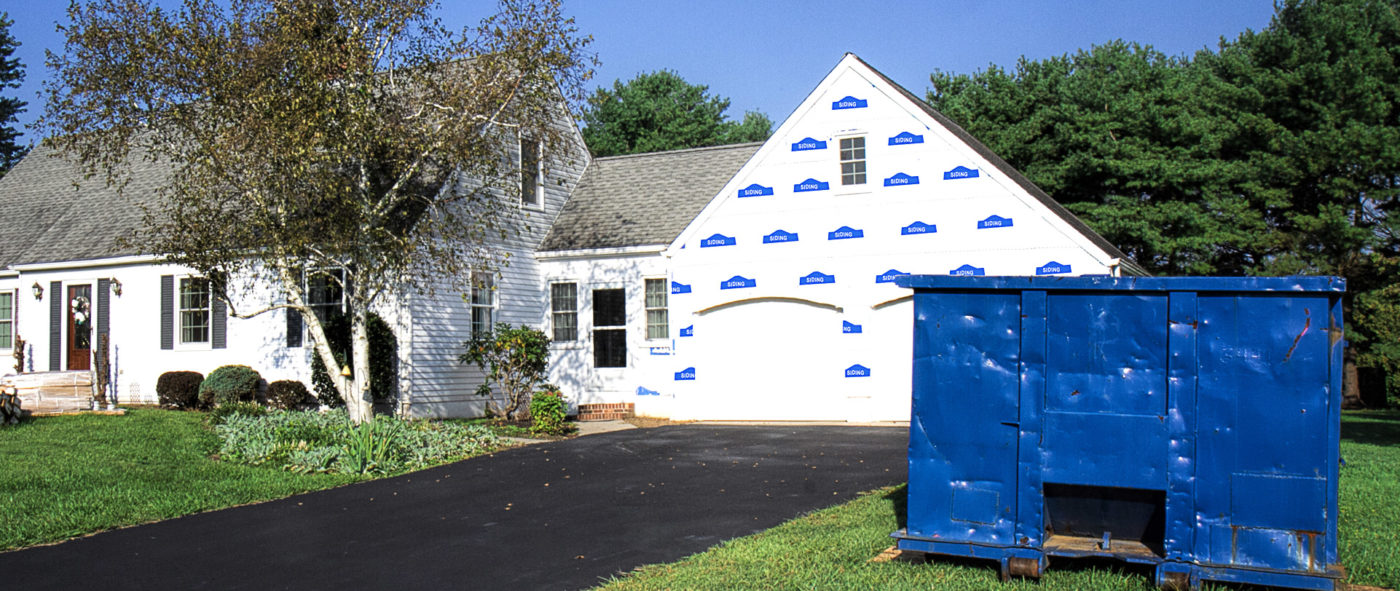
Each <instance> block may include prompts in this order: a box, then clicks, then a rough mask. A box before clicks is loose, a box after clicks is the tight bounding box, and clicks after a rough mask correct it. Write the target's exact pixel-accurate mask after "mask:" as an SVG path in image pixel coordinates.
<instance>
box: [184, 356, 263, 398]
mask: <svg viewBox="0 0 1400 591" xmlns="http://www.w3.org/2000/svg"><path fill="white" fill-rule="evenodd" d="M260 380H262V376H260V375H258V372H257V371H254V370H253V368H251V367H248V366H246V365H225V366H223V367H220V368H219V369H216V370H214V371H211V372H209V377H207V378H204V382H202V383H200V384H199V403H200V404H201V405H203V406H204V407H205V408H212V407H216V406H223V405H225V404H232V403H234V402H252V401H253V400H254V399H256V398H257V395H258V381H260Z"/></svg>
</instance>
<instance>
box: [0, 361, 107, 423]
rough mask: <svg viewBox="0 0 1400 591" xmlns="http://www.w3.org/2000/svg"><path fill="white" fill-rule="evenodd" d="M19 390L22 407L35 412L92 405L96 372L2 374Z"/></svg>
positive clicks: (4, 381)
mask: <svg viewBox="0 0 1400 591" xmlns="http://www.w3.org/2000/svg"><path fill="white" fill-rule="evenodd" d="M0 385H4V386H9V387H11V388H13V389H14V391H15V392H16V393H17V394H19V399H20V407H21V408H23V409H24V410H25V411H27V412H29V413H32V414H35V415H43V414H59V413H65V412H77V411H80V410H87V409H90V408H92V372H90V371H86V370H83V371H45V372H37V373H26V374H19V375H12V376H5V377H4V378H0Z"/></svg>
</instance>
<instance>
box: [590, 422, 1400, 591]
mask: <svg viewBox="0 0 1400 591" xmlns="http://www.w3.org/2000/svg"><path fill="white" fill-rule="evenodd" d="M1342 456H1343V457H1344V458H1345V459H1346V462H1347V465H1346V467H1344V468H1342V479H1341V494H1340V503H1341V516H1340V522H1339V523H1340V529H1341V539H1340V543H1339V550H1338V551H1339V553H1340V555H1341V557H1342V564H1343V565H1345V566H1346V567H1347V569H1348V571H1349V572H1350V582H1351V583H1353V584H1360V585H1377V586H1383V587H1391V588H1394V587H1396V586H1397V585H1400V543H1397V541H1400V412H1393V411H1392V412H1367V413H1347V414H1346V416H1344V417H1343V419H1342ZM904 495H905V489H904V487H903V486H901V487H897V488H893V489H886V490H879V491H875V492H872V493H868V494H866V495H863V496H862V497H861V498H858V499H856V500H854V501H851V502H850V503H847V504H845V505H841V506H838V507H833V508H830V509H826V510H823V511H817V512H815V513H812V514H810V515H807V516H805V517H801V518H798V519H795V520H793V521H790V522H788V523H786V524H783V525H781V526H778V527H776V528H773V529H771V530H768V531H765V532H762V533H759V534H755V535H752V536H749V537H746V538H740V539H738V540H733V541H730V542H726V543H724V544H721V545H719V546H716V547H714V548H712V549H710V550H708V551H706V552H703V553H700V554H697V555H694V556H691V557H689V558H686V559H683V560H681V561H679V562H676V563H673V564H662V565H652V566H648V567H645V568H643V569H640V570H639V571H637V572H634V573H630V574H629V575H627V576H624V577H620V578H617V579H614V580H613V581H612V582H610V583H609V584H607V585H605V586H603V587H602V589H606V590H607V591H626V590H637V589H823V590H826V589H853V590H854V589H859V590H862V591H863V590H867V589H930V588H932V589H939V590H948V591H955V590H964V589H988V590H996V591H1010V590H1014V589H1027V590H1032V589H1033V590H1038V591H1057V590H1065V591H1071V590H1084V589H1138V590H1143V591H1147V590H1152V589H1156V587H1155V586H1154V585H1153V584H1152V577H1151V571H1150V570H1129V569H1127V568H1124V567H1121V566H1118V565H1116V564H1113V563H1098V564H1097V565H1092V564H1091V565H1084V564H1075V565H1064V564H1062V563H1055V564H1052V565H1051V567H1050V569H1049V570H1048V571H1047V572H1046V573H1045V575H1044V577H1043V578H1042V579H1041V580H1040V581H1039V582H1033V581H1028V580H1015V579H1013V581H1012V582H1011V583H1007V584H1002V583H1000V582H999V581H998V578H997V571H996V570H995V569H994V568H993V566H992V563H990V562H969V561H955V560H947V559H938V560H934V561H933V562H930V563H927V564H915V563H907V562H884V563H870V562H869V560H870V559H871V558H872V557H874V556H875V555H877V554H879V553H880V551H881V550H883V549H885V548H887V547H889V546H890V545H892V544H893V540H891V539H890V538H889V534H890V532H892V531H894V530H895V529H897V528H898V526H897V522H898V516H899V515H902V514H903V512H904Z"/></svg>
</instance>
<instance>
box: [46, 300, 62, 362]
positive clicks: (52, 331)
mask: <svg viewBox="0 0 1400 591" xmlns="http://www.w3.org/2000/svg"><path fill="white" fill-rule="evenodd" d="M63 299H64V296H63V282H62V281H54V282H51V283H49V371H58V370H60V369H62V368H63V367H62V366H63Z"/></svg>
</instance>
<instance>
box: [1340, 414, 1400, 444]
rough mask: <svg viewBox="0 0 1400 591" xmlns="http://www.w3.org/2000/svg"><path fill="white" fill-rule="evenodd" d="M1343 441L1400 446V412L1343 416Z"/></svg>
mask: <svg viewBox="0 0 1400 591" xmlns="http://www.w3.org/2000/svg"><path fill="white" fill-rule="evenodd" d="M1342 439H1345V440H1347V441H1350V442H1352V443H1364V444H1368V445H1385V446H1393V445H1400V412H1396V411H1359V412H1349V413H1347V414H1345V415H1343V420H1342Z"/></svg>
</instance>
